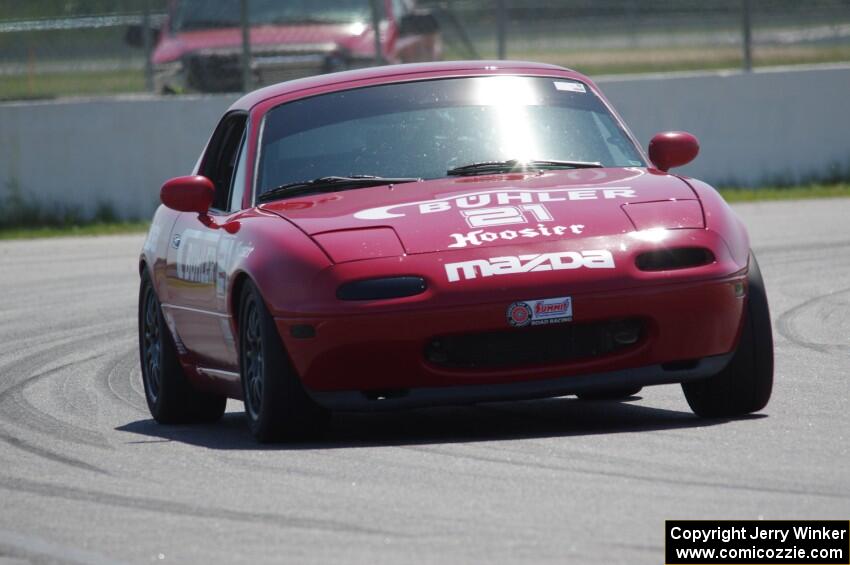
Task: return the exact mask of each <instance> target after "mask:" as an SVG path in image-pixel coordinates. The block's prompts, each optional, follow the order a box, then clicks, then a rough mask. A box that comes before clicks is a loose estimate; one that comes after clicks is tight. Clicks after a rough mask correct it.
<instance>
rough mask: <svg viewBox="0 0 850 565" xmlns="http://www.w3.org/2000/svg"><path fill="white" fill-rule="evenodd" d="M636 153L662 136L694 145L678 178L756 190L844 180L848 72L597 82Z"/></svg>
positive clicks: (825, 69)
mask: <svg viewBox="0 0 850 565" xmlns="http://www.w3.org/2000/svg"><path fill="white" fill-rule="evenodd" d="M599 85H600V88H602V90H603V92H605V95H606V96H608V98H609V99H610V100H611V102H612V103H613V104H614V106H615V107H616V108H617V110H618V111H619V112H620V113H621V114H622V116H623V118H624V119H625V120H626V122H627V123H628V124H629V126H630V127H631V128H632V131H633V132H634V133H635V135H636V136H637V138H638V139H639V140H640V142H641V143H642V144H643V146H644V147H646V145H647V144H648V143H649V140H650V139H651V138H652V135H653V134H655V133H657V132H659V131H663V130H674V129H678V130H685V131H689V132H691V133H693V134H694V135H696V136H697V137H698V138H699V140H700V155H699V157H697V159H696V160H695V161H694V162H693V163H692V164H691V165H688V166H686V167H682V168H681V169H677V171H678V172H681V173H682V174H686V175H690V176H693V177H697V178H700V179H703V180H705V181H707V182H709V183H712V184H717V185H745V186H759V185H762V184H771V183H777V182H781V183H792V182H805V181H808V180H813V179H825V178H831V177H837V176H842V177H846V176H850V135H848V133H850V66H821V67H809V68H790V69H786V70H779V69H777V70H769V71H760V72H756V73H749V74H742V73H727V74H700V75H696V74H693V75H684V74H683V75H679V76H670V75H667V76H664V77H657V76H656V77H652V76H648V77H632V78H629V77H626V78H611V79H610V80H608V79H602V80H600V81H599Z"/></svg>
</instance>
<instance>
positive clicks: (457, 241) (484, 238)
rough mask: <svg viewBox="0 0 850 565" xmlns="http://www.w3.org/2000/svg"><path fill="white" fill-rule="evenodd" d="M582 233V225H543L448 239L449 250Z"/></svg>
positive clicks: (471, 233)
mask: <svg viewBox="0 0 850 565" xmlns="http://www.w3.org/2000/svg"><path fill="white" fill-rule="evenodd" d="M582 231H584V225H582V224H573V225H571V226H569V227H566V226H551V227H547V226H544V225H543V224H537V227H536V228H523V229H519V230H502V231H499V232H496V231H484V230H474V231H471V232H469V233H466V234H462V233H453V234H451V235H450V236H449V237H452V238H454V243H450V244H449V247H450V248H457V247H466V246H467V245H481V244H482V243H484V242H491V241H496V240H497V239H501V240H504V241H511V240H514V239H517V238H535V237H551V236H558V235H564V234H565V233H567V232H570V233H572V234H575V235H581V232H582Z"/></svg>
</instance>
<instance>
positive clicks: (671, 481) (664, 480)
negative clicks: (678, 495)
mask: <svg viewBox="0 0 850 565" xmlns="http://www.w3.org/2000/svg"><path fill="white" fill-rule="evenodd" d="M409 449H412V450H414V451H424V452H427V453H433V454H436V455H442V456H445V457H453V458H460V459H469V460H471V461H480V462H484V463H497V464H502V465H508V466H513V467H520V468H524V469H532V470H535V469H545V470H548V471H559V472H568V473H574V474H577V475H588V476H591V477H597V478H598V477H600V476H603V477H610V478H614V479H627V480H634V481H641V482H647V483H652V484H658V485H676V486H683V487H698V488H708V489H720V490H732V491H746V492H757V493H763V494H783V495H789V496H817V497H821V498H830V499H835V498H841V499H847V500H850V493H842V492H828V491H823V490H802V489H795V488H774V487H765V486H757V485H742V484H731V483H718V482H713V481H699V480H687V479H679V478H676V477H660V476H658V477H650V476H646V475H638V474H631V473H624V472H615V471H606V470H603V469H595V468H590V467H588V468H584V467H567V466H563V465H552V464H547V463H541V462H521V461H514V460H505V459H500V458H497V457H487V456H483V455H470V454H462V453H450V452H448V451H446V450H443V449H439V448H432V447H410V448H409Z"/></svg>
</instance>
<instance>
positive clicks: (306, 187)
mask: <svg viewBox="0 0 850 565" xmlns="http://www.w3.org/2000/svg"><path fill="white" fill-rule="evenodd" d="M420 180H422V179H420V178H414V177H398V178H393V177H377V176H374V175H351V176H348V177H319V178H317V179H313V180H305V181H300V182H290V183H286V184H282V185H280V186H278V187H275V188H272V189H269V190H267V191H265V192H264V193H262V194H260V195H259V196H257V201H258V202H267V201H269V200H275V199H278V198H288V197H290V196H298V195H299V194H311V193H318V192H336V191H339V190H349V189H352V188H367V187H370V186H380V185H382V184H402V183H406V182H417V181H420Z"/></svg>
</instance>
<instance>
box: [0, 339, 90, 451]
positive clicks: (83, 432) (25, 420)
mask: <svg viewBox="0 0 850 565" xmlns="http://www.w3.org/2000/svg"><path fill="white" fill-rule="evenodd" d="M102 355H103V354H102V353H97V354H94V355H89V356H87V357H84V358H82V359H78V360H74V361H70V362H68V363H65V364H63V365H60V366H58V367H54V368H51V369H48V370H45V371H41V372H38V373H35V374H34V375H30V376H28V377H27V378H25V379H23V380H21V381H19V382H18V383H16V384H15V385H13V386H11V387H9V388H7V389H6V390H4V391H3V392H0V417H2V418H3V419H5V420H7V421H10V422H12V423H14V424H18V425H21V424H23V425H25V427H26V428H27V429H28V430H32V429H35V430H37V431H42V432H44V433H46V434H48V435H51V436H54V437H58V438H60V439H62V440H65V441H69V442H71V443H80V444H85V445H91V446H94V447H104V446H105V443H106V441H105V438H104V437H103V434H101V433H100V432H97V431H93V430H90V429H86V428H81V427H79V426H77V425H74V424H72V423H70V422H67V421H64V420H59V419H58V418H56V417H55V416H52V415H50V414H47V413H45V412H44V411H42V410H39V409H38V408H37V407H35V406H33V405H32V404H31V403H30V402H29V401H27V399H26V398H25V397H24V390H25V389H26V388H27V387H28V386H30V385H32V384H33V383H35V382H36V381H38V380H40V379H43V378H46V377H49V376H51V375H55V374H58V373H61V372H62V371H63V370H65V369H67V368H68V367H71V366H74V365H77V364H79V363H85V362H86V361H91V360H94V359H97V358H99V357H101V356H102Z"/></svg>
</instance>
